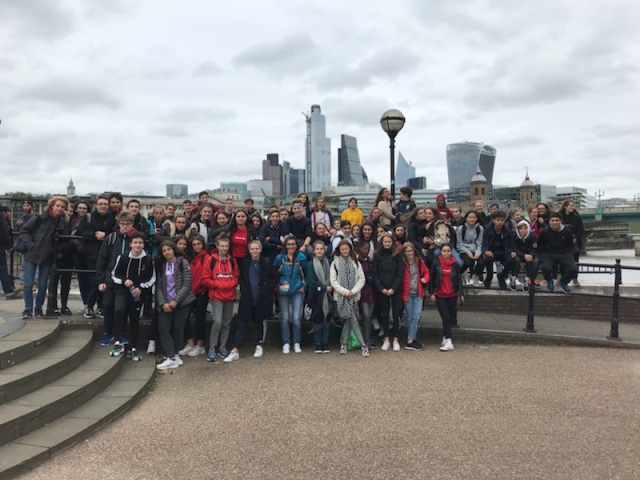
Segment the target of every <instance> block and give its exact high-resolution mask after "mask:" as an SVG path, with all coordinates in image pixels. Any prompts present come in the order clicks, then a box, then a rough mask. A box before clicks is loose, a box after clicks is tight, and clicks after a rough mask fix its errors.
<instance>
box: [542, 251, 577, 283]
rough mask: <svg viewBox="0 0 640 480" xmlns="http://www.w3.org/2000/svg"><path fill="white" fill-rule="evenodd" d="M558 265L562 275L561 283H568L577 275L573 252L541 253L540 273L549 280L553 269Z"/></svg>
mask: <svg viewBox="0 0 640 480" xmlns="http://www.w3.org/2000/svg"><path fill="white" fill-rule="evenodd" d="M557 267H560V271H561V272H562V277H560V282H561V283H567V284H568V283H569V282H570V281H571V280H573V279H574V278H576V277H577V276H578V267H577V266H576V262H575V260H574V259H573V253H572V252H567V253H543V254H542V275H544V279H545V280H547V281H549V280H551V279H552V278H553V273H552V272H553V271H554V270H555V269H556V268H557Z"/></svg>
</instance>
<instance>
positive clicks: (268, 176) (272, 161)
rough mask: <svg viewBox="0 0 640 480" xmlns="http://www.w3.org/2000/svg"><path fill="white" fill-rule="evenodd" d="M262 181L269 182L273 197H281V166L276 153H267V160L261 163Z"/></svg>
mask: <svg viewBox="0 0 640 480" xmlns="http://www.w3.org/2000/svg"><path fill="white" fill-rule="evenodd" d="M262 179H263V180H271V182H272V183H273V193H272V195H273V196H274V197H281V196H282V195H283V190H282V166H281V165H280V162H279V157H278V154H277V153H268V154H267V159H266V160H263V161H262Z"/></svg>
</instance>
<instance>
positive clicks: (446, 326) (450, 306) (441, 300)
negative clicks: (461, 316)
mask: <svg viewBox="0 0 640 480" xmlns="http://www.w3.org/2000/svg"><path fill="white" fill-rule="evenodd" d="M457 304H458V297H457V296H456V297H436V307H437V308H438V313H439V314H440V318H442V335H444V337H445V338H451V325H452V324H453V323H454V322H455V319H456V316H457V313H458V309H457Z"/></svg>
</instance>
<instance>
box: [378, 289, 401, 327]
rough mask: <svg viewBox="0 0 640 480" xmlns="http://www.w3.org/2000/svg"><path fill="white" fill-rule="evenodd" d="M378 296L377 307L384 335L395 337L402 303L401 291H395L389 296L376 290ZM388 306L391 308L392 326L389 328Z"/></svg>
mask: <svg viewBox="0 0 640 480" xmlns="http://www.w3.org/2000/svg"><path fill="white" fill-rule="evenodd" d="M376 296H377V297H378V309H379V310H380V321H381V323H382V331H383V332H384V336H385V337H389V336H391V337H397V336H398V330H400V306H401V305H402V293H401V292H396V293H394V294H393V295H391V296H387V295H383V294H382V293H380V292H376ZM389 308H391V315H392V317H393V318H392V326H391V328H389Z"/></svg>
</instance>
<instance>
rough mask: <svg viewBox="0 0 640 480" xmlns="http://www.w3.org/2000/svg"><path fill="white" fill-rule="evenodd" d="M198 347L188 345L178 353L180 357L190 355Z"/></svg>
mask: <svg viewBox="0 0 640 480" xmlns="http://www.w3.org/2000/svg"><path fill="white" fill-rule="evenodd" d="M195 348H196V347H194V346H193V345H189V344H188V343H187V344H186V345H185V346H184V348H183V349H182V350H180V351H179V352H178V355H189V354H190V353H191V352H193V350H194V349H195Z"/></svg>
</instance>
